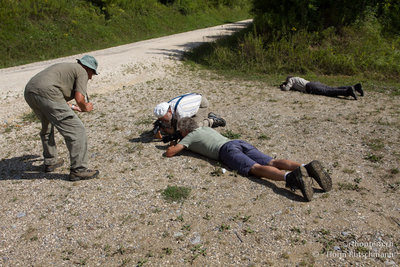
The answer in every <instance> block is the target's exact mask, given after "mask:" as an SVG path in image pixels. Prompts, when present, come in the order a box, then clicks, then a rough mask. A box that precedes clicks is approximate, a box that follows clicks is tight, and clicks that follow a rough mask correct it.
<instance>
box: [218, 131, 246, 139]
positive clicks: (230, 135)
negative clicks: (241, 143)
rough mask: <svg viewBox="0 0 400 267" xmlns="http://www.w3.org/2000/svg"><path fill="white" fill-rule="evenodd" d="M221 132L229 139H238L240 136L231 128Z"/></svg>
mask: <svg viewBox="0 0 400 267" xmlns="http://www.w3.org/2000/svg"><path fill="white" fill-rule="evenodd" d="M221 134H222V135H223V136H225V137H227V138H229V139H239V138H240V136H242V135H241V134H240V133H234V132H232V131H231V130H227V131H225V132H223V133H221Z"/></svg>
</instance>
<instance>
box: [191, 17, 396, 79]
mask: <svg viewBox="0 0 400 267" xmlns="http://www.w3.org/2000/svg"><path fill="white" fill-rule="evenodd" d="M186 58H187V59H190V60H193V61H195V62H198V63H201V64H204V65H206V66H208V67H211V68H214V69H219V70H231V71H232V70H233V71H237V72H240V73H246V75H248V74H249V73H253V74H255V73H259V74H288V73H291V74H295V73H297V74H301V75H304V74H310V73H314V74H316V75H347V76H354V75H359V76H363V77H368V78H372V79H376V80H385V79H386V80H396V79H397V77H399V75H400V65H399V64H398V62H399V61H400V38H391V39H388V38H385V37H383V36H382V35H381V31H380V24H379V23H378V21H377V19H376V18H374V17H370V20H369V21H364V22H359V23H358V24H353V25H352V26H346V27H343V28H342V29H341V31H340V33H338V32H337V31H336V29H335V28H334V27H330V28H327V29H325V30H322V31H315V32H307V31H306V30H300V31H296V33H295V34H292V35H291V36H290V37H289V38H280V39H277V40H275V41H270V42H267V41H266V40H265V37H264V35H262V34H260V33H258V32H257V30H256V27H255V26H254V25H253V26H251V27H249V28H248V29H247V30H246V31H243V32H241V33H239V34H237V35H235V36H233V37H230V38H227V39H224V40H218V41H217V42H216V43H213V44H207V45H204V46H202V47H198V48H196V49H194V50H193V51H191V52H190V53H187V54H186Z"/></svg>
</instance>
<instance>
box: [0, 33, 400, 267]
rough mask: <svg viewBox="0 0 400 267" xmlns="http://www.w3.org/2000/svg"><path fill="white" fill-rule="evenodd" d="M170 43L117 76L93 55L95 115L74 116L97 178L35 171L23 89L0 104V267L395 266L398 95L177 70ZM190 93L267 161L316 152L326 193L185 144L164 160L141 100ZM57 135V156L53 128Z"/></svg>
mask: <svg viewBox="0 0 400 267" xmlns="http://www.w3.org/2000/svg"><path fill="white" fill-rule="evenodd" d="M167 39H168V38H167ZM172 39H174V38H172ZM200 39H202V38H200ZM146 42H149V43H150V42H152V40H149V41H145V42H144V43H146ZM155 43H158V42H155ZM188 43H189V42H188ZM132 45H133V46H134V45H135V44H132ZM159 45H160V46H161V44H159ZM139 46H140V45H138V47H139ZM161 47H162V46H161ZM122 50H123V49H122ZM168 51H169V52H168V53H167V54H168V56H165V55H164V56H162V57H157V56H156V55H152V56H151V58H153V56H154V57H155V58H154V61H152V60H150V61H144V62H142V61H140V62H139V60H138V61H134V60H132V62H131V63H127V64H126V65H121V66H120V69H118V68H117V67H116V68H115V71H116V72H115V74H113V70H112V69H110V70H107V68H106V67H105V66H106V64H105V62H106V61H105V59H102V58H101V57H100V54H95V53H96V52H95V53H91V54H94V55H95V56H96V57H97V58H98V59H99V63H100V72H101V75H99V76H97V77H96V79H95V81H93V83H91V87H90V89H89V92H92V94H91V100H92V101H93V102H94V104H95V111H94V112H91V113H85V114H80V117H81V118H82V121H83V122H84V124H85V126H86V129H87V132H88V138H89V154H90V167H92V168H98V169H99V170H100V172H101V174H100V177H99V178H98V179H94V180H90V181H81V182H73V183H71V182H68V181H66V180H65V179H66V177H67V175H68V173H69V172H68V166H67V165H65V166H64V167H63V168H61V169H60V171H58V172H56V173H52V174H45V173H43V172H42V171H41V170H42V157H41V144H40V139H39V137H38V132H39V130H40V125H39V124H38V123H37V122H32V121H30V120H23V115H27V114H28V113H29V109H27V107H25V106H24V105H26V104H24V103H23V101H22V100H21V96H20V93H21V92H19V93H17V94H16V95H14V93H13V91H11V90H10V93H9V96H8V97H6V98H5V99H3V100H2V104H3V103H4V105H3V107H2V109H1V111H2V112H1V115H2V116H3V117H2V123H3V124H2V128H1V129H0V132H1V136H0V140H1V144H2V146H1V148H0V155H1V161H0V184H1V186H0V203H1V205H0V229H1V231H0V233H1V234H0V266H26V265H32V266H50V265H51V266H79V265H87V266H168V265H170V266H189V265H195V266H282V265H286V266H296V265H297V266H348V265H356V266H398V265H399V264H400V257H399V240H400V234H399V230H400V206H399V187H400V174H399V163H400V152H399V151H400V116H399V110H400V99H399V97H393V96H390V95H384V94H380V93H374V92H370V91H368V88H366V95H365V96H364V97H360V99H359V100H358V101H354V100H351V99H345V98H328V97H323V96H310V95H306V94H301V93H297V92H281V91H280V90H279V89H278V88H277V87H270V86H268V85H267V84H268V83H267V81H243V80H236V79H232V78H229V79H227V78H225V77H221V76H218V75H216V74H214V73H212V72H208V71H204V70H196V69H191V70H189V69H187V67H186V66H185V65H183V64H182V63H181V62H180V61H179V60H177V58H176V57H175V56H174V55H172V56H171V54H170V53H172V52H171V49H170V48H169V49H168ZM163 53H164V52H163ZM174 53H175V52H174ZM179 53H181V52H179ZM106 55H109V54H108V53H105V54H104V56H106ZM158 55H159V54H158ZM74 58H75V57H74ZM74 58H71V60H72V59H74ZM110 58H113V56H111V54H110ZM144 58H145V59H146V58H147V57H144ZM38 64H39V63H38ZM102 66H103V67H102ZM124 66H125V67H124ZM102 68H103V69H102ZM124 73H125V75H127V76H129V77H125V76H124V75H122V78H116V77H115V76H114V75H116V76H117V77H121V74H124ZM103 75H104V76H103ZM107 77H108V78H107ZM107 79H108V80H107ZM108 82H109V83H110V85H109V88H108V87H107V86H106V85H107V83H108ZM102 84H103V85H104V87H102ZM95 85H96V86H95ZM102 88H107V90H103V89H102ZM191 91H195V92H200V93H202V94H205V95H206V96H207V98H208V99H209V100H210V103H211V108H210V110H211V111H214V112H216V113H218V114H220V115H222V116H223V117H224V118H225V119H226V121H227V126H226V127H225V128H218V130H219V131H221V132H223V133H226V132H227V131H229V132H231V133H236V134H240V135H241V137H240V138H241V139H244V140H247V141H249V142H251V143H253V144H254V145H255V146H256V147H258V148H259V149H260V150H262V151H264V152H266V153H267V154H270V155H272V156H276V157H278V158H288V159H292V160H296V161H299V162H304V163H307V162H308V161H311V160H313V159H319V160H320V161H322V162H323V163H324V165H325V167H326V169H327V170H328V171H329V172H330V173H331V175H332V179H333V189H332V191H331V192H329V193H323V192H322V191H321V190H320V189H319V188H318V186H317V185H316V184H315V185H314V187H315V193H314V199H313V201H311V202H303V201H302V198H301V197H300V193H299V192H294V193H293V192H291V191H289V190H287V189H286V188H284V184H283V183H282V182H271V181H268V180H263V179H257V178H254V177H243V176H240V175H237V174H236V173H234V172H231V171H229V170H228V171H227V172H226V173H224V174H220V173H219V172H218V170H219V169H220V168H221V166H220V165H219V164H218V163H217V162H215V161H213V160H208V159H206V158H204V157H201V156H198V155H196V154H193V153H191V152H184V153H182V154H181V155H180V156H177V157H174V158H165V157H164V156H163V153H164V152H165V149H166V145H165V144H163V143H162V142H157V141H154V140H152V138H151V137H150V136H149V134H148V131H149V130H150V129H151V126H152V125H151V123H152V121H153V120H154V118H153V117H152V109H153V107H154V105H155V104H156V103H158V102H160V101H163V100H166V99H169V98H171V97H173V96H176V95H178V94H182V93H185V92H191ZM15 103H18V104H21V106H20V107H19V108H16V109H15V108H14V107H15ZM5 107H9V108H11V107H12V111H13V112H12V113H8V110H7V111H5ZM10 114H13V115H12V116H11V115H10ZM25 118H26V116H25ZM5 120H6V121H7V122H4V121H5ZM57 144H58V148H59V153H60V156H61V157H63V158H64V159H65V160H66V161H67V162H68V152H67V150H66V147H65V145H64V143H63V140H62V138H61V136H60V135H59V134H57ZM222 167H224V166H222ZM168 186H179V187H186V188H189V189H190V194H189V197H188V198H187V199H185V200H184V201H183V202H168V201H166V200H165V199H164V197H163V192H164V190H165V189H166V188H167V187H168Z"/></svg>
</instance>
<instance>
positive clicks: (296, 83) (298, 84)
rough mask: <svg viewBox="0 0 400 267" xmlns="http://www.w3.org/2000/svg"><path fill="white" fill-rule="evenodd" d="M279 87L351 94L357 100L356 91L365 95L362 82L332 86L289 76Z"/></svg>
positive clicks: (334, 94)
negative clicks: (352, 84)
mask: <svg viewBox="0 0 400 267" xmlns="http://www.w3.org/2000/svg"><path fill="white" fill-rule="evenodd" d="M279 87H280V88H281V90H282V91H289V90H294V91H299V92H302V93H308V94H314V95H325V96H331V97H337V96H351V97H353V98H354V99H355V100H357V96H356V94H355V92H358V93H359V94H360V96H364V90H363V89H362V86H361V83H357V84H355V85H354V86H339V87H331V86H328V85H325V84H323V83H320V82H310V81H307V80H306V79H303V78H301V77H293V76H287V78H286V81H284V82H283V83H282V84H281V85H280V86H279Z"/></svg>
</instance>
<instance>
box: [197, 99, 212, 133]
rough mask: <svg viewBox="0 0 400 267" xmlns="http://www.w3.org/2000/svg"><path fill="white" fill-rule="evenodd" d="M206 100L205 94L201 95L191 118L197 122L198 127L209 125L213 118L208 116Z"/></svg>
mask: <svg viewBox="0 0 400 267" xmlns="http://www.w3.org/2000/svg"><path fill="white" fill-rule="evenodd" d="M208 106H209V103H208V100H207V98H206V97H205V96H201V103H200V107H199V110H198V111H197V113H196V115H194V116H193V117H192V118H193V119H194V120H195V121H196V122H197V125H198V126H199V127H211V126H212V124H213V119H209V118H208Z"/></svg>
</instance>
